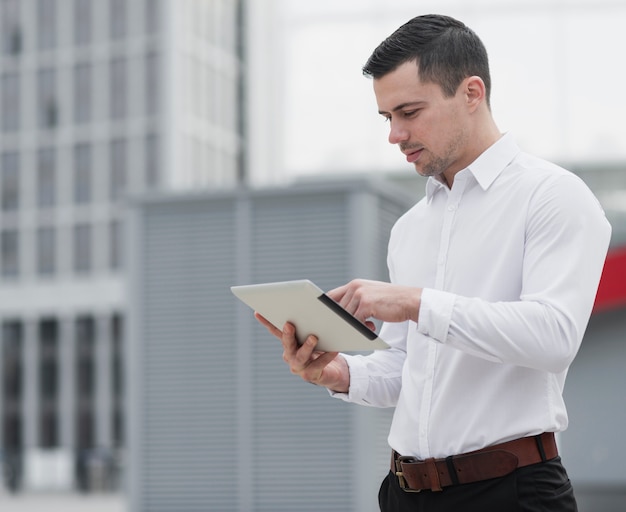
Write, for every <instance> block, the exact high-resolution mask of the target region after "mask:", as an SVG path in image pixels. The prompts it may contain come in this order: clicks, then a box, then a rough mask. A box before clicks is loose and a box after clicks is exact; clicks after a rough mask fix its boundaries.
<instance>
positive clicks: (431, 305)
mask: <svg viewBox="0 0 626 512" xmlns="http://www.w3.org/2000/svg"><path fill="white" fill-rule="evenodd" d="M455 300H456V295H454V294H453V293H450V292H444V291H441V290H433V289H432V288H424V289H423V290H422V298H421V303H420V311H419V318H418V321H417V330H418V332H420V333H421V334H423V335H425V336H428V337H429V338H431V339H433V340H435V341H438V342H439V343H445V342H446V340H447V338H448V330H449V329H450V322H451V321H452V310H453V309H454V302H455Z"/></svg>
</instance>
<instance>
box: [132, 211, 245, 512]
mask: <svg viewBox="0 0 626 512" xmlns="http://www.w3.org/2000/svg"><path fill="white" fill-rule="evenodd" d="M234 231H235V215H234V205H233V203H232V201H212V202H202V203H192V204H190V205H184V207H180V206H178V205H156V206H150V207H148V208H146V210H145V230H144V233H143V238H144V244H145V245H144V254H145V261H144V266H143V269H142V270H143V274H144V275H143V282H144V290H143V292H142V298H143V302H144V305H143V308H144V318H145V323H144V325H143V332H144V333H145V339H144V340H143V342H144V355H143V359H144V375H145V382H144V387H145V388H144V389H145V390H146V391H145V396H144V401H143V403H141V404H140V406H141V407H143V417H144V423H143V453H144V454H145V458H144V460H142V461H141V462H140V463H141V465H142V478H143V487H144V501H143V505H144V506H143V510H145V511H150V512H157V511H163V512H171V511H172V510H176V511H177V512H184V511H200V510H203V511H204V510H207V504H209V503H210V507H209V510H223V511H228V510H238V505H237V501H236V499H235V496H236V493H234V494H233V490H232V486H233V482H234V481H235V478H236V467H235V466H234V464H233V459H232V456H233V447H235V446H236V445H237V430H236V420H237V414H236V412H237V395H236V392H237V357H236V356H237V354H236V345H235V344H234V343H230V342H229V341H230V340H231V339H232V326H233V325H234V324H235V315H234V311H233V308H232V304H231V303H230V302H229V301H227V300H225V299H224V297H225V295H226V292H227V290H228V287H229V286H230V285H231V283H232V282H233V281H234V279H235V270H236V269H235V267H234V262H233V254H234V252H235V237H234V236H233V233H234Z"/></svg>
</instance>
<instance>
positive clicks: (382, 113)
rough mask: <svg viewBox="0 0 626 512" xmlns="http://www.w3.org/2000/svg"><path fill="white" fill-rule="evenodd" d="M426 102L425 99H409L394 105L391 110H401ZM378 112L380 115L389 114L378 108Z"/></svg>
mask: <svg viewBox="0 0 626 512" xmlns="http://www.w3.org/2000/svg"><path fill="white" fill-rule="evenodd" d="M424 103H426V102H425V101H409V102H407V103H401V104H400V105H398V106H397V107H394V108H393V109H392V110H391V112H398V111H399V110H403V109H405V108H407V107H417V106H419V105H422V104H424ZM378 113H379V114H380V115H385V114H389V112H387V111H385V110H379V111H378Z"/></svg>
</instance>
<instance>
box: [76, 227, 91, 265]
mask: <svg viewBox="0 0 626 512" xmlns="http://www.w3.org/2000/svg"><path fill="white" fill-rule="evenodd" d="M90 270H91V226H90V225H89V224H78V225H76V226H75V227H74V271H75V272H76V273H79V274H84V273H86V272H89V271H90Z"/></svg>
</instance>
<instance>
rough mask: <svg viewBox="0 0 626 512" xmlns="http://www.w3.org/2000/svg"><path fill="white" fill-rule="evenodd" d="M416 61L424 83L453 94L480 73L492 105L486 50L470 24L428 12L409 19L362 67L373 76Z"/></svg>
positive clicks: (368, 74) (487, 98)
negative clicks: (466, 79) (468, 25)
mask: <svg viewBox="0 0 626 512" xmlns="http://www.w3.org/2000/svg"><path fill="white" fill-rule="evenodd" d="M411 61H413V62H415V63H416V64H417V66H418V69H419V78H420V80H421V81H422V82H432V83H435V84H437V85H439V87H441V90H442V91H443V93H444V95H446V96H453V95H454V94H455V93H456V91H457V89H458V87H459V85H460V84H461V82H462V81H463V79H465V78H467V77H468V76H478V77H480V78H481V79H482V80H483V82H484V83H485V90H486V102H487V105H489V98H490V93H491V77H490V74H489V60H488V57H487V50H486V49H485V46H484V45H483V43H482V41H481V40H480V39H479V38H478V36H477V35H476V34H475V33H474V32H473V31H472V30H471V29H470V28H468V27H467V26H465V25H464V24H463V23H461V22H460V21H458V20H455V19H454V18H451V17H449V16H443V15H437V14H428V15H425V16H417V17H416V18H413V19H412V20H410V21H408V22H407V23H405V24H404V25H402V26H401V27H400V28H398V29H397V30H396V31H395V32H394V33H393V34H391V35H390V36H389V37H388V38H387V39H385V40H384V41H383V42H382V43H381V44H380V45H379V46H378V47H377V48H376V49H375V50H374V52H373V53H372V55H371V56H370V58H369V59H368V61H367V63H366V64H365V66H364V67H363V74H364V75H366V76H369V77H372V78H374V79H377V78H381V77H383V76H384V75H386V74H388V73H390V72H391V71H394V70H395V69H397V68H398V67H399V66H400V65H402V64H404V63H406V62H411Z"/></svg>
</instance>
